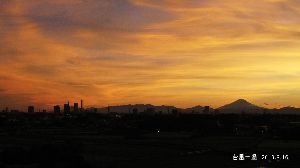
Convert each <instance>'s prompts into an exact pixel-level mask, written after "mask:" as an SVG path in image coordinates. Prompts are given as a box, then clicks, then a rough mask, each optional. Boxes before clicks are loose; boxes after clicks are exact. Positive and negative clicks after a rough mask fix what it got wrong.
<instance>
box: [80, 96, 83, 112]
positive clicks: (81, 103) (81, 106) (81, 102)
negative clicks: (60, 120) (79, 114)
mask: <svg viewBox="0 0 300 168" xmlns="http://www.w3.org/2000/svg"><path fill="white" fill-rule="evenodd" d="M80 110H81V111H82V110H83V100H82V99H81V100H80Z"/></svg>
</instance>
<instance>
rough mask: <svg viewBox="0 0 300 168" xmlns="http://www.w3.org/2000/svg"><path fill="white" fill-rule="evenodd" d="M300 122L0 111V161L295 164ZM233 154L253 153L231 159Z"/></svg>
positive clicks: (117, 166) (75, 166)
mask: <svg viewBox="0 0 300 168" xmlns="http://www.w3.org/2000/svg"><path fill="white" fill-rule="evenodd" d="M299 121H300V117H299V116H287V115H236V114H228V115H138V114H135V115H134V114H131V115H118V114H109V115H101V114H76V115H68V116H64V115H54V114H46V113H40V114H26V113H1V114H0V167H1V168H56V167H58V168H123V167H130V168H135V167H136V168H141V167H143V168H148V167H149V168H169V167H170V168H171V167H174V168H177V167H178V168H181V167H195V168H199V167H232V168H235V167H243V168H247V167H261V168H263V167H287V168H290V167H295V168H296V167H297V168H298V167H300V157H299V156H300V138H299V137H300V136H299V133H300V132H299V130H300V129H299V128H300V127H299ZM234 154H236V155H237V156H238V155H239V154H244V155H245V156H247V155H249V156H252V154H256V155H257V159H258V160H257V161H251V160H250V158H245V159H246V160H244V161H242V160H241V161H239V160H238V161H234V160H233V155H234ZM262 155H267V158H266V159H262ZM272 155H274V156H272ZM277 155H279V156H277ZM287 155H288V156H287ZM283 156H284V157H283ZM274 157H275V158H274Z"/></svg>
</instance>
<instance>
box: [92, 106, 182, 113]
mask: <svg viewBox="0 0 300 168" xmlns="http://www.w3.org/2000/svg"><path fill="white" fill-rule="evenodd" d="M173 109H177V108H176V107H174V106H164V105H162V106H154V105H152V104H134V105H132V104H129V105H119V106H109V111H110V112H116V113H133V112H134V111H136V112H138V113H140V112H147V111H154V112H161V113H171V111H172V110H173ZM98 111H99V112H107V111H108V109H107V107H104V108H99V109H98Z"/></svg>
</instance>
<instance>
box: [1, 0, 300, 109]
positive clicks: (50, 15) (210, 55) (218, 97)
mask: <svg viewBox="0 0 300 168" xmlns="http://www.w3.org/2000/svg"><path fill="white" fill-rule="evenodd" d="M0 10H1V11H3V13H2V14H1V15H0V37H1V38H0V45H1V48H0V59H1V63H0V70H1V71H0V82H1V84H0V86H1V89H0V96H1V97H5V99H4V98H2V99H0V102H1V107H5V106H16V107H25V106H26V105H27V104H37V105H38V106H40V107H41V108H42V107H46V106H52V105H53V104H59V103H60V104H61V103H63V101H67V100H71V101H78V100H79V99H80V98H83V99H85V102H86V104H87V105H97V106H106V105H107V104H126V103H153V104H174V105H178V106H182V107H187V106H192V105H197V104H202V105H206V104H207V105H212V106H214V107H217V106H220V105H222V104H223V103H225V102H229V101H231V100H234V99H238V98H241V97H243V98H248V99H250V100H252V101H254V102H256V103H258V104H263V102H266V101H269V104H272V102H274V104H275V100H274V97H276V98H277V99H276V102H282V104H286V105H290V104H293V105H295V106H299V105H300V104H299V103H298V102H297V100H298V99H299V98H300V96H298V95H299V94H295V93H298V92H299V91H300V88H299V87H298V86H299V84H300V81H299V80H298V78H299V75H300V69H299V68H298V65H297V63H298V62H299V60H300V57H299V52H300V48H299V47H298V46H299V43H300V41H299V35H300V21H299V19H298V18H299V16H300V4H299V3H298V1H295V0H280V1H279V0H276V1H275V0H263V1H259V2H254V1H247V2H244V1H243V2H241V1H237V0H228V1H226V2H225V1H221V0H213V1H206V0H203V1H173V0H172V1H171V0H164V1H148V0H130V1H129V0H124V1H114V0H109V1H96V0H86V1H81V0H78V1H70V0H63V1H58V0H54V1H44V0H42V1H39V2H36V1H34V0H28V1H26V2H23V1H20V0H11V1H3V2H2V3H0ZM1 107H0V108H1Z"/></svg>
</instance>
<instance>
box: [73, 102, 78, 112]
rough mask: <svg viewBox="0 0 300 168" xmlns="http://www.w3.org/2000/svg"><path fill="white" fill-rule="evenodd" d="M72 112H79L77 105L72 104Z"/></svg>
mask: <svg viewBox="0 0 300 168" xmlns="http://www.w3.org/2000/svg"><path fill="white" fill-rule="evenodd" d="M74 112H79V108H78V103H74Z"/></svg>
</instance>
